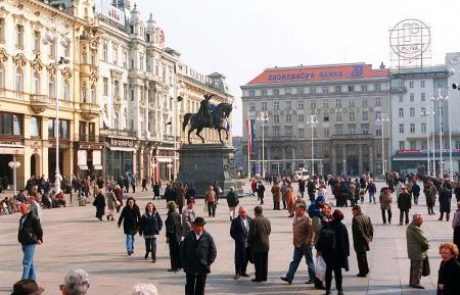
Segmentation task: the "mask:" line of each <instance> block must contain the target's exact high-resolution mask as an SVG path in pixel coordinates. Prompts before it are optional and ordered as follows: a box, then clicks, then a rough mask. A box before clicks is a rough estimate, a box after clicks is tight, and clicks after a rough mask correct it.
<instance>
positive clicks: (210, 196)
mask: <svg viewBox="0 0 460 295" xmlns="http://www.w3.org/2000/svg"><path fill="white" fill-rule="evenodd" d="M204 199H205V200H206V202H208V204H214V203H215V202H216V192H215V191H213V190H211V191H207V192H206V195H205V196H204Z"/></svg>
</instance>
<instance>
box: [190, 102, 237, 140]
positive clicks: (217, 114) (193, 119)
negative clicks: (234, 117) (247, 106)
mask: <svg viewBox="0 0 460 295" xmlns="http://www.w3.org/2000/svg"><path fill="white" fill-rule="evenodd" d="M211 97H212V95H209V96H206V95H205V100H203V102H205V104H203V103H202V106H201V108H200V110H199V111H198V113H196V114H192V113H186V114H185V115H184V122H183V123H182V130H183V131H184V132H185V128H186V127H187V125H188V124H189V122H190V129H189V130H188V143H189V144H192V142H191V141H190V134H191V133H192V132H193V131H194V130H196V135H197V136H198V137H199V138H201V141H202V142H203V143H204V138H203V137H202V136H201V135H200V133H201V131H202V130H203V129H204V128H212V129H217V131H218V133H219V140H220V142H221V143H222V144H223V143H224V141H223V140H222V136H221V131H222V130H224V131H225V134H226V137H225V140H228V131H229V130H230V122H229V121H230V114H231V112H232V109H233V106H232V104H229V103H225V102H222V103H219V104H218V105H217V106H215V107H214V108H213V109H211V110H209V109H204V110H202V108H206V107H207V106H206V103H208V101H209V99H210V98H211Z"/></svg>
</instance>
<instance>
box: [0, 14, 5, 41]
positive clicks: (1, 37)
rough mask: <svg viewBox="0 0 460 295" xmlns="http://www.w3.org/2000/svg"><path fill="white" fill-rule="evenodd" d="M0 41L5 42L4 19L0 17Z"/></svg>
mask: <svg viewBox="0 0 460 295" xmlns="http://www.w3.org/2000/svg"><path fill="white" fill-rule="evenodd" d="M0 42H5V19H4V18H0Z"/></svg>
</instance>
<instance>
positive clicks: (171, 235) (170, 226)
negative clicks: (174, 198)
mask: <svg viewBox="0 0 460 295" xmlns="http://www.w3.org/2000/svg"><path fill="white" fill-rule="evenodd" d="M165 226H166V238H167V239H168V241H169V240H175V241H176V242H177V243H179V242H180V240H181V238H182V224H181V217H180V215H179V213H177V211H176V210H175V209H174V210H169V211H168V217H166V221H165Z"/></svg>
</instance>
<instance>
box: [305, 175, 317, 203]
mask: <svg viewBox="0 0 460 295" xmlns="http://www.w3.org/2000/svg"><path fill="white" fill-rule="evenodd" d="M307 189H308V197H309V198H310V202H312V203H313V202H314V201H315V194H316V185H315V179H314V178H312V179H310V180H309V181H308V183H307Z"/></svg>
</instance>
